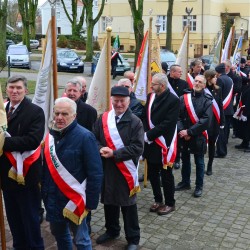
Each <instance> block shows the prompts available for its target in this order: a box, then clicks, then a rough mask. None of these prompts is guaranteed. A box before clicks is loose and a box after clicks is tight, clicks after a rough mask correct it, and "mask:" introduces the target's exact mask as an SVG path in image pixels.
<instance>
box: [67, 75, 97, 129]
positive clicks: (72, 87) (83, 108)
mask: <svg viewBox="0 0 250 250" xmlns="http://www.w3.org/2000/svg"><path fill="white" fill-rule="evenodd" d="M81 91H82V85H81V82H79V81H77V80H75V79H72V80H70V81H69V82H68V83H67V84H66V86H65V93H66V96H67V97H68V98H70V99H71V100H73V101H75V102H76V105H77V115H76V119H77V122H78V123H79V124H80V125H81V126H83V127H85V128H86V129H88V130H90V131H91V130H92V126H93V124H94V122H95V121H96V118H97V111H96V110H95V109H94V108H93V107H91V106H90V105H88V104H87V103H84V102H83V101H82V100H81V98H80V97H81Z"/></svg>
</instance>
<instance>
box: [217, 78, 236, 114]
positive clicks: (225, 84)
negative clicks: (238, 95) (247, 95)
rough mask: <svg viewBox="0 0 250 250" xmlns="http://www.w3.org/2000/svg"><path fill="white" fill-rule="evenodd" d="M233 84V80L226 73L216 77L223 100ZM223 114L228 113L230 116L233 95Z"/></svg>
mask: <svg viewBox="0 0 250 250" xmlns="http://www.w3.org/2000/svg"><path fill="white" fill-rule="evenodd" d="M232 84H233V80H232V79H231V78H230V77H229V76H227V75H226V74H221V75H220V76H219V77H218V78H217V85H218V86H219V87H220V88H221V93H222V99H223V100H224V99H225V98H226V97H227V95H228V93H229V91H230V90H231V87H232ZM224 114H225V115H230V116H232V115H233V114H234V109H233V97H232V99H231V102H230V103H229V105H228V106H227V108H226V109H225V110H224Z"/></svg>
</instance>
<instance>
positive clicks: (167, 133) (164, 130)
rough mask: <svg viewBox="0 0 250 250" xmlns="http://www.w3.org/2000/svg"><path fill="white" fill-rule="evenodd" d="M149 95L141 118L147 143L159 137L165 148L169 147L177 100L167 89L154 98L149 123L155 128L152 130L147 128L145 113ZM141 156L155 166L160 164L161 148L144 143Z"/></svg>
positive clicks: (176, 115) (178, 102)
mask: <svg viewBox="0 0 250 250" xmlns="http://www.w3.org/2000/svg"><path fill="white" fill-rule="evenodd" d="M150 95H151V94H149V95H148V96H147V102H146V105H145V112H144V118H143V125H144V130H145V132H146V133H147V137H148V140H149V141H154V140H155V139H156V138H158V137H159V136H163V137H164V138H165V141H166V144H167V146H170V144H171V141H172V138H173V135H174V132H175V128H176V123H177V120H178V113H179V105H180V101H179V98H178V97H176V96H175V95H174V94H172V93H171V92H170V90H169V89H167V90H165V91H164V92H163V93H162V94H160V95H159V96H156V98H155V100H154V102H153V104H152V108H151V121H152V123H153V125H154V126H155V127H154V128H153V129H150V128H149V123H148V117H147V115H146V114H147V111H148V105H149V98H150ZM143 156H144V157H145V158H146V159H147V160H148V161H149V162H150V163H155V164H161V163H162V153H161V147H160V146H158V144H156V143H155V142H153V143H151V144H148V143H145V150H144V153H143Z"/></svg>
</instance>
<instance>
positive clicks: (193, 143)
mask: <svg viewBox="0 0 250 250" xmlns="http://www.w3.org/2000/svg"><path fill="white" fill-rule="evenodd" d="M205 87H206V83H205V78H204V76H203V75H198V76H196V77H195V80H194V84H193V89H192V90H187V91H185V94H184V95H183V96H182V97H181V98H180V103H181V104H180V106H181V107H180V115H179V121H178V135H179V136H180V138H181V148H182V151H181V159H182V169H181V175H182V180H181V182H179V183H178V184H177V186H176V187H175V190H176V191H182V190H187V189H190V188H191V186H190V182H191V180H190V175H191V161H190V154H191V153H192V154H194V159H195V164H196V181H195V185H196V187H195V191H194V197H201V195H202V190H203V179H204V168H205V164H204V154H205V153H206V149H207V134H206V132H205V130H206V129H208V127H209V125H210V121H211V117H212V115H213V113H212V99H213V98H212V96H211V95H208V94H206V93H205V92H204V88H205Z"/></svg>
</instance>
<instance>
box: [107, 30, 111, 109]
mask: <svg viewBox="0 0 250 250" xmlns="http://www.w3.org/2000/svg"><path fill="white" fill-rule="evenodd" d="M106 31H107V61H106V65H107V77H106V81H107V111H108V110H109V109H110V92H111V89H110V81H111V31H112V27H111V26H108V27H107V28H106Z"/></svg>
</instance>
